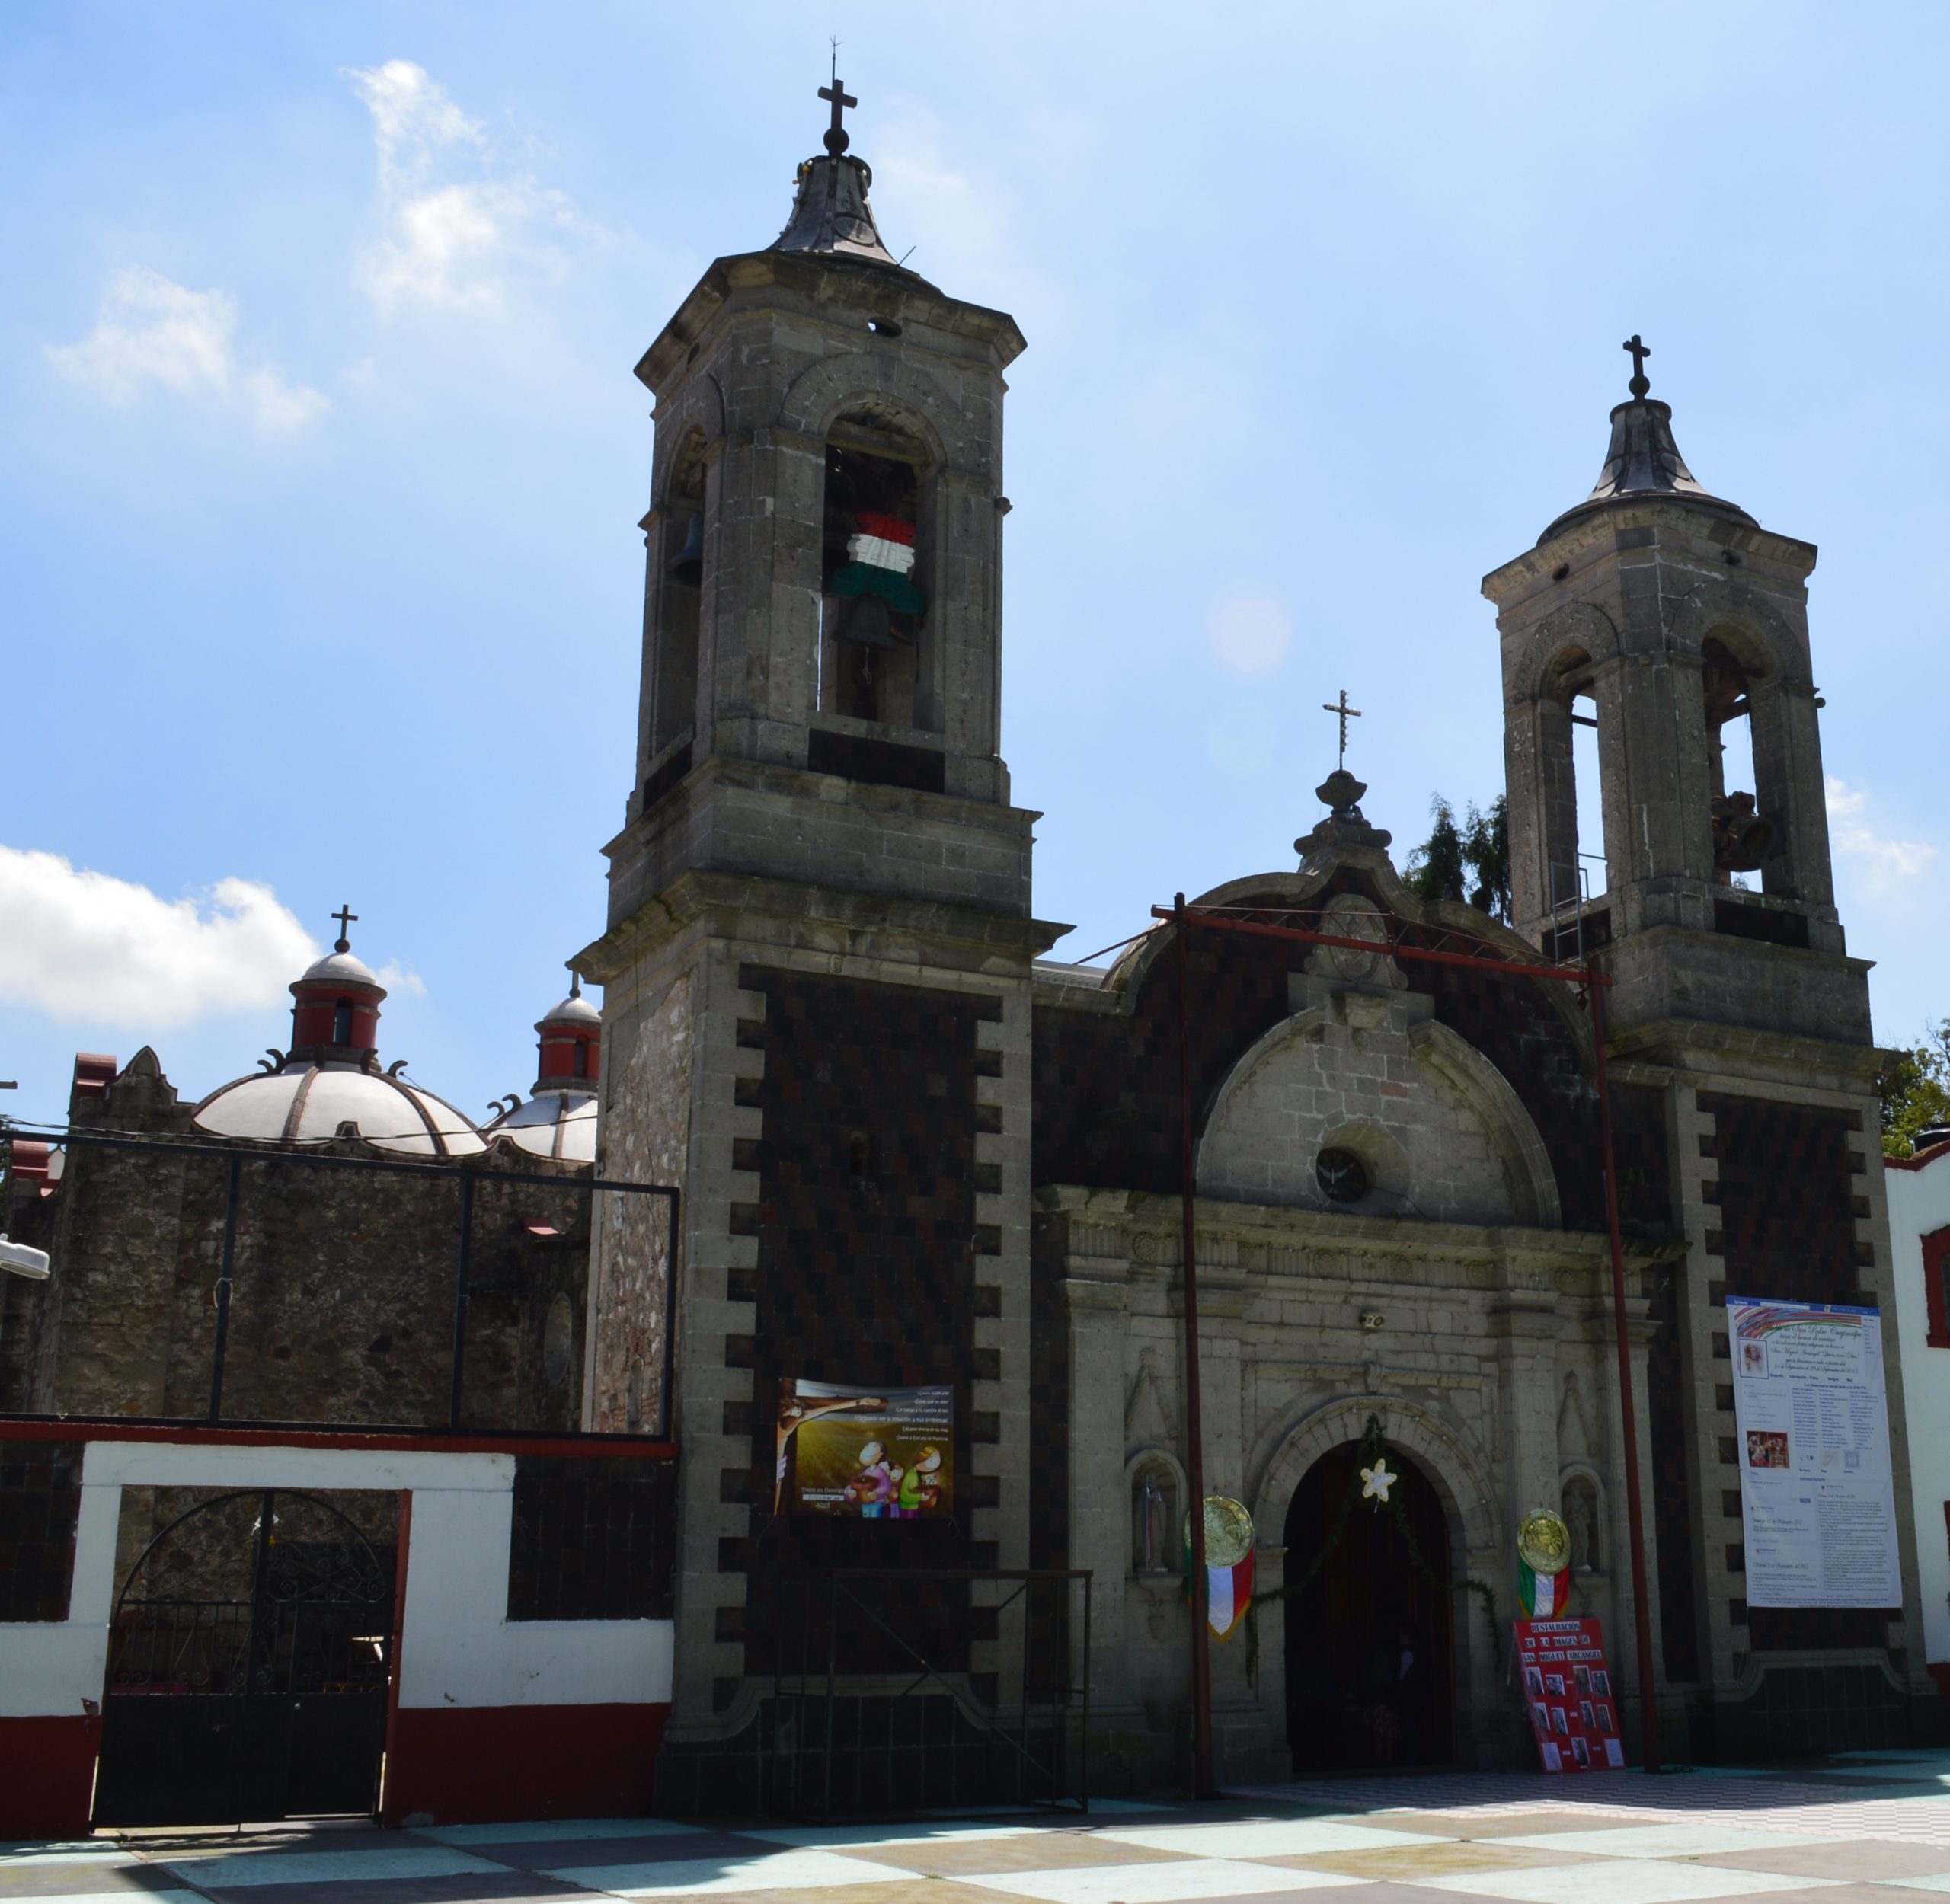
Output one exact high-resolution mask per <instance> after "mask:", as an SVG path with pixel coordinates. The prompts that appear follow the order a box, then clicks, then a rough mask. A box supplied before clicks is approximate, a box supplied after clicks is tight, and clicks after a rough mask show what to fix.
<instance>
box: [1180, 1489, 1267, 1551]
mask: <svg viewBox="0 0 1950 1904" xmlns="http://www.w3.org/2000/svg"><path fill="white" fill-rule="evenodd" d="M1252 1542H1253V1527H1252V1515H1250V1514H1249V1513H1247V1512H1246V1510H1245V1509H1244V1508H1243V1507H1242V1506H1240V1505H1239V1503H1238V1502H1237V1501H1236V1500H1227V1499H1226V1497H1225V1496H1224V1495H1223V1494H1207V1496H1206V1497H1205V1564H1206V1565H1207V1567H1237V1566H1238V1565H1239V1563H1240V1561H1242V1560H1244V1559H1245V1557H1246V1556H1247V1555H1248V1554H1250V1553H1251V1552H1252ZM1185 1544H1186V1545H1188V1546H1189V1545H1191V1516H1190V1515H1189V1514H1188V1515H1187V1516H1185Z"/></svg>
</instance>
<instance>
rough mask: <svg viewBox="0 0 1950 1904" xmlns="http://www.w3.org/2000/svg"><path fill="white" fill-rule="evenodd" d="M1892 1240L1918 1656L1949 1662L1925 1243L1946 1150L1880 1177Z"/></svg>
mask: <svg viewBox="0 0 1950 1904" xmlns="http://www.w3.org/2000/svg"><path fill="white" fill-rule="evenodd" d="M1884 1180H1885V1181H1886V1183H1887V1184H1888V1190H1889V1238H1890V1242H1891V1247H1892V1248H1893V1251H1894V1257H1895V1272H1896V1327H1897V1337H1898V1340H1900V1343H1901V1355H1902V1363H1903V1407H1904V1413H1905V1414H1906V1415H1907V1417H1908V1422H1909V1438H1910V1497H1911V1500H1913V1503H1914V1505H1915V1508H1916V1563H1917V1572H1918V1574H1919V1576H1920V1579H1921V1581H1922V1585H1923V1657H1924V1658H1925V1659H1926V1660H1930V1661H1945V1660H1950V1540H1946V1538H1945V1529H1944V1522H1943V1503H1945V1501H1950V1349H1932V1348H1931V1347H1929V1312H1928V1311H1927V1309H1926V1307H1925V1301H1926V1299H1925V1296H1924V1293H1923V1238H1925V1237H1926V1236H1928V1235H1930V1234H1931V1233H1932V1232H1934V1231H1936V1230H1940V1229H1942V1228H1944V1227H1945V1225H1950V1152H1945V1153H1944V1154H1942V1155H1940V1156H1937V1157H1934V1158H1931V1160H1930V1161H1929V1162H1928V1163H1926V1164H1924V1165H1923V1168H1921V1169H1920V1170H1890V1171H1887V1172H1885V1173H1884Z"/></svg>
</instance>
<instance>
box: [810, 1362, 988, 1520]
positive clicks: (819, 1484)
mask: <svg viewBox="0 0 1950 1904" xmlns="http://www.w3.org/2000/svg"><path fill="white" fill-rule="evenodd" d="M953 1501H954V1389H953V1388H847V1387H845V1386H843V1385H841V1384H839V1383H837V1382H806V1381H802V1380H799V1379H798V1378H788V1379H787V1380H786V1381H785V1382H781V1383H780V1384H779V1394H778V1471H777V1474H776V1477H775V1481H774V1483H773V1488H772V1512H773V1513H780V1512H782V1511H783V1512H785V1513H794V1514H837V1515H840V1516H846V1517H849V1518H852V1519H859V1520H935V1519H940V1518H941V1517H943V1516H945V1515H947V1514H948V1513H950V1512H951V1511H952V1506H953Z"/></svg>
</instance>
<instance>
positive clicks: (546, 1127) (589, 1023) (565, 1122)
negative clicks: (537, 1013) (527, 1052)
mask: <svg viewBox="0 0 1950 1904" xmlns="http://www.w3.org/2000/svg"><path fill="white" fill-rule="evenodd" d="M535 1030H536V1031H537V1032H538V1033H539V1034H540V1037H541V1053H540V1071H539V1075H538V1076H537V1078H535V1095H534V1096H533V1097H530V1098H529V1099H528V1100H527V1101H526V1102H521V1101H517V1102H516V1103H515V1104H513V1106H512V1107H510V1109H508V1110H504V1111H503V1112H502V1113H501V1114H500V1117H497V1118H494V1120H491V1122H490V1123H487V1124H485V1125H484V1126H482V1132H483V1134H484V1136H488V1137H505V1138H507V1139H508V1140H509V1142H510V1143H513V1144H516V1145H519V1147H520V1148H522V1149H523V1150H526V1151H532V1152H533V1153H534V1154H535V1155H536V1156H538V1157H556V1158H566V1159H567V1160H568V1161H571V1162H572V1163H578V1164H589V1163H593V1162H594V1161H596V1085H597V1082H598V1080H599V1078H600V1077H601V1075H602V1069H603V1014H602V1013H601V1011H599V1010H598V1009H597V1008H596V1006H594V1005H592V1004H591V1003H590V1002H589V1000H588V999H587V998H584V997H583V995H582V980H581V979H580V978H577V979H576V980H575V982H574V984H573V986H571V989H570V992H569V995H568V996H567V998H564V1000H563V1001H562V1002H561V1004H560V1005H557V1006H555V1008H554V1009H553V1010H552V1011H546V1012H544V1013H543V1014H542V1017H540V1018H539V1019H538V1020H536V1021H535Z"/></svg>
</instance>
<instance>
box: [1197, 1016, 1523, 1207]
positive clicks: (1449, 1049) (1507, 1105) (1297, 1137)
mask: <svg viewBox="0 0 1950 1904" xmlns="http://www.w3.org/2000/svg"><path fill="white" fill-rule="evenodd" d="M1391 1015H1394V1014H1391ZM1327 1017H1328V1014H1327V1013H1325V1012H1323V1011H1304V1012H1301V1013H1299V1014H1296V1015H1295V1016H1294V1017H1290V1018H1286V1019H1283V1020H1282V1021H1280V1023H1279V1024H1276V1025H1274V1027H1271V1030H1268V1031H1265V1032H1264V1033H1261V1035H1260V1037H1258V1038H1257V1039H1256V1040H1255V1041H1254V1042H1253V1043H1252V1044H1251V1045H1250V1046H1248V1047H1247V1049H1246V1050H1245V1052H1244V1053H1242V1056H1240V1058H1239V1060H1238V1062H1236V1064H1234V1065H1233V1066H1232V1069H1231V1070H1230V1071H1229V1072H1227V1074H1226V1078H1225V1079H1224V1081H1223V1083H1221V1084H1220V1087H1219V1088H1218V1091H1217V1092H1216V1094H1215V1095H1214V1097H1213V1101H1212V1104H1211V1107H1210V1111H1209V1113H1207V1117H1206V1120H1205V1126H1204V1131H1203V1132H1201V1133H1200V1139H1199V1142H1198V1147H1197V1153H1196V1155H1195V1157H1194V1164H1193V1177H1194V1182H1196V1183H1197V1184H1199V1186H1200V1193H1201V1194H1204V1195H1221V1196H1223V1195H1231V1196H1247V1197H1248V1198H1249V1199H1250V1200H1252V1201H1255V1202H1268V1203H1273V1202H1279V1203H1303V1204H1305V1205H1307V1206H1312V1205H1315V1204H1317V1203H1319V1202H1320V1201H1321V1199H1320V1197H1319V1196H1318V1195H1316V1194H1310V1193H1309V1188H1310V1186H1311V1181H1312V1177H1311V1173H1312V1168H1313V1158H1314V1156H1315V1154H1316V1153H1317V1152H1319V1150H1320V1149H1321V1148H1323V1147H1324V1146H1326V1145H1341V1146H1343V1147H1344V1148H1350V1149H1352V1150H1354V1151H1355V1152H1357V1153H1358V1154H1359V1155H1360V1156H1361V1157H1362V1158H1363V1161H1365V1162H1366V1163H1367V1164H1368V1166H1369V1170H1370V1182H1371V1185H1372V1187H1371V1188H1370V1191H1369V1193H1368V1194H1369V1198H1370V1199H1372V1200H1374V1202H1375V1209H1374V1212H1373V1213H1375V1214H1393V1213H1397V1212H1399V1211H1400V1210H1401V1209H1402V1206H1404V1205H1405V1204H1407V1205H1409V1206H1411V1209H1412V1208H1415V1207H1416V1206H1421V1207H1424V1208H1426V1207H1427V1204H1428V1202H1429V1199H1430V1194H1431V1187H1433V1186H1434V1185H1435V1184H1441V1183H1442V1182H1443V1179H1442V1178H1440V1177H1431V1178H1430V1180H1429V1181H1428V1183H1427V1184H1424V1182H1423V1181H1422V1180H1421V1179H1420V1178H1419V1177H1417V1176H1416V1175H1415V1171H1416V1169H1417V1168H1419V1167H1418V1165H1417V1164H1415V1158H1416V1157H1417V1156H1419V1155H1431V1154H1434V1152H1433V1151H1432V1147H1431V1146H1430V1145H1418V1144H1416V1143H1415V1142H1408V1141H1405V1139H1403V1138H1402V1136H1400V1135H1399V1134H1398V1132H1395V1130H1393V1129H1391V1128H1390V1125H1391V1124H1392V1123H1397V1122H1399V1121H1401V1120H1399V1119H1398V1118H1384V1117H1383V1116H1381V1115H1380V1114H1379V1113H1378V1111H1376V1110H1373V1109H1372V1108H1370V1109H1368V1110H1367V1111H1366V1113H1365V1114H1364V1112H1363V1107H1362V1106H1361V1104H1360V1099H1359V1096H1358V1094H1357V1091H1358V1088H1357V1086H1356V1085H1354V1082H1353V1081H1351V1080H1346V1079H1344V1081H1343V1091H1344V1100H1345V1101H1346V1103H1347V1109H1346V1110H1345V1111H1344V1112H1343V1113H1341V1114H1340V1115H1338V1116H1335V1117H1310V1116H1309V1114H1308V1113H1307V1112H1306V1110H1305V1108H1304V1107H1305V1105H1306V1103H1308V1102H1309V1101H1310V1100H1311V1098H1312V1095H1313V1093H1312V1089H1311V1088H1310V1087H1309V1084H1308V1083H1307V1081H1306V1080H1307V1078H1308V1076H1309V1075H1310V1074H1312V1073H1313V1072H1315V1071H1316V1070H1317V1069H1320V1068H1322V1067H1324V1066H1325V1067H1331V1065H1333V1064H1334V1062H1335V1059H1334V1056H1332V1055H1331V1054H1330V1053H1329V1052H1328V1049H1327V1046H1326V1045H1325V1043H1324V1042H1323V1040H1325V1039H1326V1038H1327V1037H1330V1036H1331V1037H1344V1036H1345V1035H1346V1034H1345V1033H1342V1032H1338V1031H1337V1032H1332V1033H1330V1032H1329V1031H1328V1027H1327V1025H1326V1019H1327ZM1407 1041H1408V1049H1409V1051H1410V1053H1411V1054H1412V1056H1413V1057H1414V1058H1415V1060H1416V1061H1417V1062H1418V1063H1419V1064H1420V1065H1421V1066H1422V1067H1423V1068H1424V1071H1425V1072H1426V1073H1427V1077H1426V1078H1424V1092H1423V1093H1422V1094H1420V1095H1416V1094H1411V1096H1410V1097H1408V1099H1407V1100H1405V1101H1403V1100H1402V1099H1399V1098H1395V1099H1391V1100H1388V1102H1391V1103H1395V1104H1404V1103H1405V1107H1406V1113H1407V1119H1408V1128H1409V1129H1410V1130H1411V1132H1412V1131H1413V1130H1414V1129H1415V1126H1416V1124H1417V1123H1420V1122H1421V1120H1422V1119H1423V1118H1424V1117H1425V1116H1426V1114H1427V1113H1428V1112H1429V1111H1430V1110H1431V1109H1434V1108H1436V1107H1442V1108H1444V1109H1447V1106H1445V1105H1444V1104H1443V1099H1442V1098H1441V1097H1438V1096H1437V1095H1436V1094H1434V1093H1433V1092H1429V1091H1427V1089H1426V1087H1427V1084H1428V1083H1429V1082H1431V1081H1434V1082H1436V1083H1438V1084H1440V1085H1442V1086H1444V1087H1446V1088H1447V1094H1448V1102H1449V1104H1450V1105H1455V1106H1459V1107H1460V1110H1461V1112H1462V1113H1463V1116H1462V1118H1461V1119H1460V1120H1456V1121H1457V1122H1458V1123H1461V1124H1462V1125H1463V1126H1464V1127H1463V1129H1460V1130H1458V1131H1457V1132H1456V1135H1457V1136H1459V1137H1463V1138H1466V1139H1467V1140H1468V1142H1469V1147H1470V1148H1472V1149H1474V1148H1475V1146H1476V1145H1477V1144H1478V1143H1480V1145H1482V1151H1484V1152H1487V1153H1488V1157H1487V1159H1485V1158H1484V1157H1483V1156H1482V1152H1478V1153H1477V1155H1476V1156H1475V1158H1473V1159H1470V1160H1469V1168H1471V1169H1473V1170H1475V1171H1478V1172H1480V1173H1482V1174H1484V1176H1485V1179H1487V1168H1486V1166H1487V1165H1488V1164H1493V1165H1494V1168H1495V1170H1496V1172H1497V1173H1498V1176H1499V1177H1500V1179H1501V1182H1500V1184H1491V1182H1489V1181H1488V1180H1483V1181H1480V1182H1479V1181H1476V1180H1473V1179H1472V1180H1469V1181H1467V1182H1465V1181H1464V1180H1463V1179H1461V1178H1460V1177H1458V1178H1457V1179H1456V1180H1455V1181H1454V1183H1453V1184H1451V1185H1450V1187H1449V1195H1450V1202H1449V1203H1448V1204H1447V1206H1444V1207H1442V1208H1439V1209H1428V1210H1427V1213H1428V1214H1429V1215H1430V1216H1432V1217H1434V1219H1436V1220H1438V1221H1445V1222H1516V1223H1519V1224H1522V1225H1526V1226H1528V1227H1530V1228H1555V1227H1556V1226H1557V1225H1558V1222H1560V1221H1561V1219H1562V1212H1561V1209H1560V1206H1559V1202H1558V1189H1557V1178H1556V1176H1555V1173H1554V1172H1553V1171H1552V1168H1551V1164H1550V1158H1549V1153H1548V1152H1546V1149H1545V1148H1544V1142H1543V1139H1542V1136H1540V1135H1539V1132H1538V1130H1537V1127H1536V1124H1535V1123H1533V1122H1532V1120H1531V1118H1530V1113H1529V1112H1527V1111H1526V1110H1525V1109H1524V1108H1523V1101H1522V1100H1521V1099H1520V1098H1519V1097H1518V1096H1517V1093H1516V1091H1515V1090H1514V1088H1513V1087H1512V1086H1511V1085H1510V1082H1509V1081H1508V1080H1507V1078H1505V1077H1504V1075H1503V1074H1502V1073H1501V1072H1500V1071H1498V1069H1497V1068H1496V1066H1495V1065H1493V1064H1491V1062H1490V1061H1489V1060H1488V1059H1487V1058H1485V1056H1483V1055H1482V1053H1480V1052H1478V1051H1477V1050H1476V1049H1475V1048H1474V1047H1473V1046H1472V1045H1470V1044H1469V1042H1468V1041H1467V1040H1466V1039H1464V1038H1463V1037H1461V1036H1460V1035H1459V1033H1456V1032H1455V1031H1453V1030H1450V1027H1447V1025H1443V1024H1437V1022H1435V1021H1434V1020H1433V1019H1424V1021H1422V1022H1421V1023H1419V1024H1412V1025H1410V1026H1408V1027H1407ZM1391 1062H1392V1061H1391ZM1282 1068H1285V1069H1290V1070H1291V1071H1292V1072H1293V1077H1294V1081H1295V1085H1296V1095H1295V1097H1293V1100H1292V1102H1293V1104H1294V1106H1295V1109H1294V1110H1293V1114H1292V1115H1291V1116H1290V1117H1272V1118H1269V1117H1265V1116H1264V1115H1262V1114H1261V1113H1262V1111H1263V1110H1264V1106H1263V1105H1261V1104H1259V1103H1258V1100H1259V1099H1261V1098H1263V1097H1264V1096H1265V1095H1266V1094H1268V1092H1269V1091H1271V1092H1274V1093H1277V1092H1278V1091H1279V1090H1280V1085H1279V1081H1278V1080H1279V1076H1280V1070H1281V1069H1282ZM1382 1102H1383V1101H1382V1100H1379V1099H1376V1100H1375V1104H1376V1105H1379V1104H1380V1103H1382ZM1234 1107H1236V1108H1237V1113H1238V1114H1237V1115H1236V1116H1229V1111H1231V1110H1232V1109H1233V1108H1234ZM1470 1125H1473V1126H1474V1128H1473V1129H1469V1128H1468V1126H1470ZM1453 1127H1454V1126H1452V1128H1453ZM1282 1128H1284V1129H1286V1130H1287V1131H1289V1132H1290V1142H1275V1143H1274V1147H1273V1148H1268V1144H1269V1135H1270V1133H1271V1132H1274V1130H1276V1129H1282ZM1242 1144H1244V1145H1248V1149H1246V1150H1242V1148H1240V1147H1241V1145H1242ZM1276 1150H1277V1152H1278V1154H1277V1155H1276V1154H1275V1152H1276ZM1443 1154H1444V1155H1449V1156H1454V1155H1456V1147H1455V1146H1453V1145H1452V1146H1451V1147H1450V1149H1449V1150H1448V1151H1447V1152H1445V1153H1443ZM1465 1155H1466V1153H1465ZM1452 1168H1453V1166H1452ZM1248 1177H1257V1178H1260V1179H1263V1180H1264V1184H1265V1187H1264V1189H1263V1190H1255V1189H1254V1188H1252V1186H1251V1184H1249V1183H1248ZM1215 1179H1216V1182H1215V1181H1214V1180H1215ZM1498 1190H1501V1195H1500V1196H1499V1195H1498ZM1411 1193H1414V1194H1411ZM1458 1197H1460V1198H1461V1199H1462V1200H1461V1201H1460V1202H1458V1201H1457V1200H1456V1199H1457V1198H1458ZM1391 1203H1392V1209H1391V1208H1390V1207H1389V1206H1390V1204H1391ZM1351 1207H1357V1208H1360V1209H1366V1208H1367V1202H1366V1201H1365V1200H1364V1201H1363V1203H1362V1204H1360V1205H1359V1206H1351Z"/></svg>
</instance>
